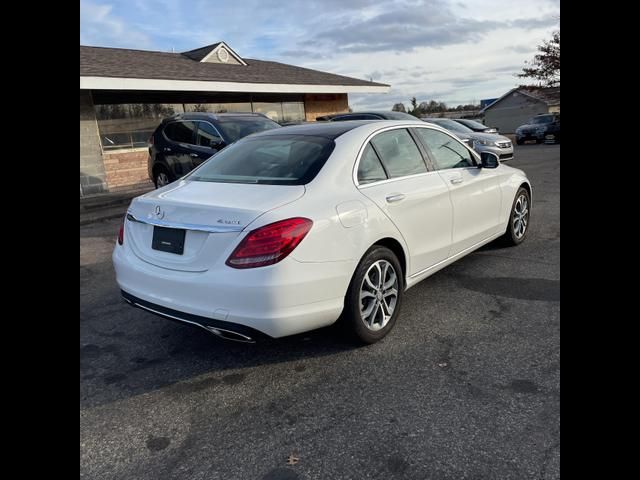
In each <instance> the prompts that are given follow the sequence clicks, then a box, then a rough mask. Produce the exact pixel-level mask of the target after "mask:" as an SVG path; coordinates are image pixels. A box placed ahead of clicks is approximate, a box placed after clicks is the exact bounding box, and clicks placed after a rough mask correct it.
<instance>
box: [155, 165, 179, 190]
mask: <svg viewBox="0 0 640 480" xmlns="http://www.w3.org/2000/svg"><path fill="white" fill-rule="evenodd" d="M174 180H175V178H173V175H171V173H170V172H169V171H168V170H167V169H166V168H164V167H157V168H156V169H155V173H154V175H153V183H155V184H156V188H162V187H164V186H165V185H169V184H170V183H171V182H173V181H174Z"/></svg>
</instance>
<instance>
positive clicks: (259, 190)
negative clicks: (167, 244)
mask: <svg viewBox="0 0 640 480" xmlns="http://www.w3.org/2000/svg"><path fill="white" fill-rule="evenodd" d="M304 192H305V188H304V186H302V185H255V184H238V183H213V182H199V181H188V180H181V181H178V182H175V183H172V184H170V185H167V186H166V187H164V188H161V189H158V190H155V191H152V192H149V193H147V194H145V195H142V196H141V197H138V198H136V199H134V200H133V202H132V203H131V205H130V207H129V210H128V214H129V216H128V220H127V222H126V226H125V244H126V243H127V242H129V246H130V247H131V249H132V251H133V252H134V253H135V254H136V256H138V257H139V258H140V259H142V260H144V261H146V262H148V263H151V264H153V265H156V266H158V267H163V268H167V269H171V270H181V271H190V272H204V271H206V270H208V269H210V268H211V267H212V266H213V265H214V264H215V263H216V262H217V261H218V260H219V259H220V257H221V256H222V255H225V254H228V253H229V250H230V249H231V247H233V246H235V245H236V244H237V241H238V237H239V236H240V235H242V233H241V232H242V230H243V229H244V228H246V227H247V225H249V224H250V223H251V222H253V221H254V220H255V219H256V218H258V217H259V216H260V215H262V214H263V213H265V212H267V211H269V210H273V209H274V208H278V207H280V206H282V205H285V204H287V203H291V202H293V201H295V200H297V199H298V198H300V197H302V195H304ZM134 219H135V220H134ZM136 220H137V221H136ZM156 226H164V227H168V228H174V229H175V228H177V229H181V230H185V237H184V251H183V253H182V254H181V255H179V254H176V253H169V252H165V251H160V250H155V249H153V248H152V241H153V235H154V228H156ZM225 259H226V258H225Z"/></svg>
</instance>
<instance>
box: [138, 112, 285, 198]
mask: <svg viewBox="0 0 640 480" xmlns="http://www.w3.org/2000/svg"><path fill="white" fill-rule="evenodd" d="M272 128H280V125H278V124H277V123H276V122H274V121H273V120H270V119H269V118H267V117H266V116H264V115H262V114H260V113H196V112H194V113H179V114H177V115H174V116H172V117H169V118H165V119H164V120H163V121H162V123H161V124H160V126H159V127H158V128H156V131H155V132H153V135H152V136H151V138H150V139H149V178H151V179H152V180H153V183H155V185H156V188H160V187H164V186H165V185H167V184H169V183H171V182H173V181H174V180H176V179H178V178H180V177H182V176H183V175H185V174H187V173H189V172H190V171H191V170H193V169H194V168H195V167H197V166H198V165H200V164H201V163H202V162H204V161H205V160H207V159H208V158H209V157H211V156H212V155H213V154H214V153H216V152H218V151H220V150H222V149H223V148H224V147H226V146H227V145H229V144H231V143H233V142H235V141H236V140H238V139H240V138H242V137H246V136H247V135H251V134H252V133H255V132H262V131H263V130H271V129H272Z"/></svg>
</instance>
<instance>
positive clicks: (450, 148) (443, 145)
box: [416, 128, 475, 170]
mask: <svg viewBox="0 0 640 480" xmlns="http://www.w3.org/2000/svg"><path fill="white" fill-rule="evenodd" d="M416 133H417V134H418V136H419V137H420V140H422V142H423V143H424V144H425V146H426V147H427V148H428V149H429V152H431V155H432V156H433V160H434V162H435V165H436V169H437V170H444V169H447V168H465V167H473V166H474V165H475V162H474V160H473V158H472V156H471V152H469V150H467V149H466V148H465V147H464V145H462V144H461V143H460V142H458V141H457V140H455V139H454V138H453V137H451V136H449V135H447V134H446V133H442V132H439V131H437V130H431V129H429V128H416Z"/></svg>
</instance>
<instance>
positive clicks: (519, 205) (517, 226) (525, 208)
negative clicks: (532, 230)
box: [502, 187, 531, 246]
mask: <svg viewBox="0 0 640 480" xmlns="http://www.w3.org/2000/svg"><path fill="white" fill-rule="evenodd" d="M530 205H531V196H530V195H529V192H528V191H527V189H526V188H524V187H520V188H519V189H518V192H517V193H516V197H515V199H514V200H513V205H512V206H511V213H510V215H509V225H507V231H506V232H505V234H504V235H503V237H502V239H503V240H504V242H505V243H506V244H507V245H512V246H513V245H519V244H521V243H522V242H523V241H524V238H525V236H526V235H527V232H528V231H529V216H530V214H531V211H530Z"/></svg>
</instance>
